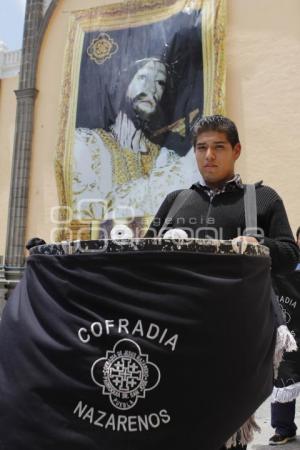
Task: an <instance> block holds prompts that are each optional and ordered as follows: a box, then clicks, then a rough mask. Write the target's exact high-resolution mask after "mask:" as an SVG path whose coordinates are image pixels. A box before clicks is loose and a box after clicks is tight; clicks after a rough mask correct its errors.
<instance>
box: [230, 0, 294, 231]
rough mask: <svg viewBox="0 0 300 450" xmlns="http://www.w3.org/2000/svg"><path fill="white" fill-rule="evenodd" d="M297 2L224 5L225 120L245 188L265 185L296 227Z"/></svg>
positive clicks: (256, 0)
mask: <svg viewBox="0 0 300 450" xmlns="http://www.w3.org/2000/svg"><path fill="white" fill-rule="evenodd" d="M299 22H300V2H299V0H288V1H286V2H282V1H281V0H228V32H227V46H226V48H227V114H228V116H229V117H231V118H232V119H233V120H234V121H235V122H236V123H237V125H238V128H239V131H240V139H241V142H242V144H243V150H242V151H243V153H242V156H241V159H240V161H239V163H238V169H239V171H240V173H241V175H242V177H243V179H244V180H245V181H246V182H249V183H251V182H255V181H258V180H264V183H265V184H267V185H269V186H272V187H273V188H274V189H275V190H276V191H277V192H278V193H279V195H280V196H281V197H282V199H283V201H284V203H285V206H286V209H287V213H288V217H289V220H290V224H291V227H292V229H293V231H294V232H295V231H296V229H297V227H298V226H300V196H299V192H300V146H299V142H300V126H299V124H300V27H299Z"/></svg>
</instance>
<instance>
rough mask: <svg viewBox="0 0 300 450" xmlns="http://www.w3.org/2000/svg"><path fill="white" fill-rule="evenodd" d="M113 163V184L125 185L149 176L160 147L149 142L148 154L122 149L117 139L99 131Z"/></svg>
mask: <svg viewBox="0 0 300 450" xmlns="http://www.w3.org/2000/svg"><path fill="white" fill-rule="evenodd" d="M97 132H98V133H99V135H100V137H101V139H102V140H103V142H104V144H105V146H106V148H107V149H108V150H109V151H110V152H111V155H112V161H113V183H114V184H124V183H128V182H129V181H133V180H137V179H138V178H140V177H143V176H146V175H149V173H150V172H151V170H152V169H153V166H154V164H155V161H156V158H157V156H158V154H159V145H156V144H153V142H150V141H148V140H147V143H146V147H147V149H148V151H147V153H142V152H134V151H133V150H131V149H129V148H122V147H121V146H120V145H119V143H118V142H117V141H116V139H115V138H114V137H113V136H112V135H111V134H110V133H108V132H107V131H105V130H100V129H99V130H97Z"/></svg>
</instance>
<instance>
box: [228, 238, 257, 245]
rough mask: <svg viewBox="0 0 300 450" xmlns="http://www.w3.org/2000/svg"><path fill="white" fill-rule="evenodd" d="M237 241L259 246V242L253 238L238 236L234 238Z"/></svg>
mask: <svg viewBox="0 0 300 450" xmlns="http://www.w3.org/2000/svg"><path fill="white" fill-rule="evenodd" d="M234 240H235V241H237V242H238V241H244V242H248V243H249V244H258V240H257V239H256V238H255V237H252V236H237V237H236V238H234Z"/></svg>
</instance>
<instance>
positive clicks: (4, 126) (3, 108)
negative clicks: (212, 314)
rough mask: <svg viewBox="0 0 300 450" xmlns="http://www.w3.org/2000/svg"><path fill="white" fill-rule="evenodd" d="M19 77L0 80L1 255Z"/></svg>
mask: <svg viewBox="0 0 300 450" xmlns="http://www.w3.org/2000/svg"><path fill="white" fill-rule="evenodd" d="M17 88H18V77H12V78H4V79H1V80H0V119H1V120H0V255H4V252H5V240H6V228H7V218H8V204H9V191H10V176H11V163H12V153H13V144H14V131H15V118H16V105H17V101H16V96H15V93H14V90H15V89H17Z"/></svg>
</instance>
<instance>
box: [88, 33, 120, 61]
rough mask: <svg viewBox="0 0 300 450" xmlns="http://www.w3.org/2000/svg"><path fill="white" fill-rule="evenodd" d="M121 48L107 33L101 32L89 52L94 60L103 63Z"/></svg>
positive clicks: (93, 41)
mask: <svg viewBox="0 0 300 450" xmlns="http://www.w3.org/2000/svg"><path fill="white" fill-rule="evenodd" d="M118 50H119V46H118V44H117V43H116V42H115V41H114V40H113V39H112V38H111V37H110V36H109V35H108V34H107V33H100V34H99V36H98V37H97V38H96V39H93V40H92V43H91V44H90V46H89V47H88V49H87V54H88V55H89V57H90V58H91V60H92V61H95V63H97V64H99V65H100V64H103V63H105V61H107V60H108V59H110V58H111V57H112V55H114V54H115V53H117V51H118Z"/></svg>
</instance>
